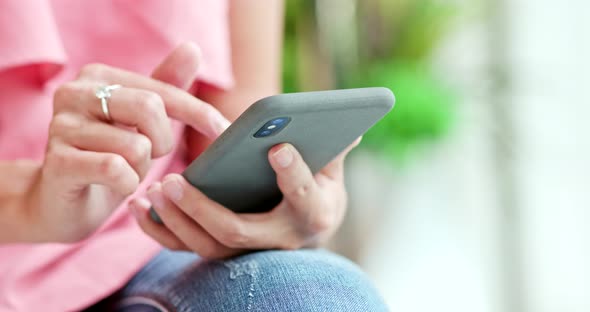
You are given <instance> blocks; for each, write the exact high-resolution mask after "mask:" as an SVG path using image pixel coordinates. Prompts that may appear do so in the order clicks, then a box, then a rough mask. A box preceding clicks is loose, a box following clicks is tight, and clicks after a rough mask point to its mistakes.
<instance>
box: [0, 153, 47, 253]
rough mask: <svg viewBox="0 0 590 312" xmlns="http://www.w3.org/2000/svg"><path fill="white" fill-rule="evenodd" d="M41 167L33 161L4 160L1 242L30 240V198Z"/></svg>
mask: <svg viewBox="0 0 590 312" xmlns="http://www.w3.org/2000/svg"><path fill="white" fill-rule="evenodd" d="M39 168H40V166H39V164H38V163H36V162H32V161H25V160H23V161H0V244H6V243H18V242H24V241H26V240H27V239H26V237H27V231H28V229H27V226H28V225H27V224H28V220H29V218H28V213H27V211H28V210H27V202H28V200H29V197H28V196H29V192H30V189H31V187H32V184H33V183H34V181H36V177H37V175H38V174H39V170H40V169H39Z"/></svg>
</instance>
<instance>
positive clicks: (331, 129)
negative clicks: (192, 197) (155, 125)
mask: <svg viewBox="0 0 590 312" xmlns="http://www.w3.org/2000/svg"><path fill="white" fill-rule="evenodd" d="M394 102H395V98H394V95H393V93H392V92H391V91H390V90H389V89H386V88H363V89H348V90H331V91H318V92H303V93H291V94H280V95H275V96H270V97H267V98H264V99H262V100H259V101H257V102H256V103H254V104H253V105H252V106H250V107H249V108H248V109H247V110H246V111H245V112H244V113H243V114H242V115H241V116H240V117H239V118H238V119H237V120H236V121H235V122H234V123H233V124H232V125H231V126H230V127H229V128H228V129H227V130H226V131H225V132H224V133H223V134H222V135H221V136H220V137H219V138H218V139H217V140H215V142H213V143H212V144H211V145H210V146H209V147H208V148H207V150H206V151H204V152H203V153H202V154H201V155H200V156H199V157H198V158H196V159H195V160H194V161H193V162H192V163H191V165H190V166H189V167H188V168H187V169H186V170H185V171H184V172H183V176H184V177H185V178H186V179H187V180H188V181H189V182H190V183H191V184H192V185H194V186H195V187H197V188H198V189H199V190H201V191H202V192H203V193H204V194H206V195H207V196H208V197H209V198H211V199H213V200H215V201H217V202H219V203H220V204H222V205H224V206H225V207H227V208H229V209H231V210H233V211H235V212H263V211H268V210H270V209H272V208H273V207H275V206H276V205H277V204H278V203H279V201H280V200H281V198H282V195H281V192H280V191H279V189H278V187H277V184H276V176H275V173H274V171H273V170H272V168H271V166H270V164H269V162H268V156H267V154H268V150H269V149H270V148H271V147H273V146H274V145H276V144H279V143H284V142H288V143H291V144H292V145H293V146H295V148H296V149H297V150H298V151H299V152H300V153H301V155H302V156H303V159H304V160H305V162H306V163H307V164H308V165H309V167H310V169H311V170H312V172H313V173H316V172H317V171H319V170H320V169H321V168H323V167H324V166H325V165H326V164H327V163H328V162H330V160H332V159H333V158H334V157H336V156H337V155H338V154H339V153H340V152H341V151H343V150H344V149H345V148H346V147H347V146H348V145H350V144H351V143H352V142H353V141H354V140H355V139H356V138H358V137H359V136H361V135H363V134H364V133H365V132H366V131H367V130H368V129H369V128H370V127H371V126H373V125H374V124H375V123H376V122H377V121H378V120H379V119H381V118H382V117H383V116H384V115H385V114H386V113H387V112H389V111H390V110H391V108H392V107H393V105H394ZM278 117H288V118H290V121H289V123H288V124H287V125H286V126H285V127H284V128H283V129H282V130H281V131H280V132H278V133H276V134H275V135H273V136H269V137H264V138H256V137H254V134H255V133H256V132H257V131H258V130H259V129H260V128H261V127H263V126H264V125H265V124H266V123H267V122H268V121H269V120H272V119H273V118H278ZM152 218H154V220H158V219H159V218H158V216H157V215H156V214H155V212H153V210H152Z"/></svg>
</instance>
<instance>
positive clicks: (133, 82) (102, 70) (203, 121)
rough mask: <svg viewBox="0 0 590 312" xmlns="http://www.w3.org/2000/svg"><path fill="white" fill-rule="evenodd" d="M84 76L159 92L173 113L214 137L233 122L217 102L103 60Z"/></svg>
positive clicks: (83, 76) (82, 71) (85, 72)
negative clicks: (206, 101) (215, 105)
mask: <svg viewBox="0 0 590 312" xmlns="http://www.w3.org/2000/svg"><path fill="white" fill-rule="evenodd" d="M80 78H81V79H89V80H90V79H91V80H94V81H96V80H98V81H100V82H103V83H104V84H105V85H109V84H120V85H122V86H124V87H129V88H136V89H145V90H149V91H152V92H155V93H157V94H158V95H160V97H162V99H163V100H164V106H165V108H166V113H167V115H168V116H169V117H171V118H174V119H176V120H179V121H181V122H183V123H185V124H187V125H189V126H191V127H192V128H194V129H195V130H197V131H199V132H201V133H203V134H204V135H206V136H207V137H209V138H211V139H215V138H217V137H218V136H219V134H221V133H222V132H223V131H224V130H225V129H226V128H227V127H228V126H229V124H230V122H229V121H228V120H227V119H226V118H225V117H223V115H222V114H221V113H220V112H219V111H218V110H217V109H216V108H215V107H213V106H211V105H210V104H208V103H205V102H203V101H201V100H199V99H198V98H196V97H194V96H192V95H190V94H189V93H187V92H186V91H184V90H182V89H179V88H177V87H175V86H173V85H170V84H167V83H164V82H161V81H158V80H155V79H152V78H149V77H146V76H142V75H140V74H137V73H133V72H130V71H126V70H123V69H118V68H114V67H111V66H108V65H103V64H89V65H86V66H84V68H83V69H82V70H81V71H80Z"/></svg>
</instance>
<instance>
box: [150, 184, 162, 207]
mask: <svg viewBox="0 0 590 312" xmlns="http://www.w3.org/2000/svg"><path fill="white" fill-rule="evenodd" d="M147 196H148V198H149V199H150V200H151V201H152V203H153V204H154V206H156V207H158V208H163V207H164V196H163V195H162V189H161V187H157V186H152V187H151V188H150V189H149V190H148V193H147Z"/></svg>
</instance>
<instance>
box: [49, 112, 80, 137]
mask: <svg viewBox="0 0 590 312" xmlns="http://www.w3.org/2000/svg"><path fill="white" fill-rule="evenodd" d="M80 126H81V122H80V120H79V119H78V118H76V116H74V115H72V114H65V113H61V114H57V115H55V116H54V117H53V119H52V120H51V123H50V125H49V136H50V137H54V136H62V135H64V134H68V133H72V132H73V131H75V130H77V129H79V128H80Z"/></svg>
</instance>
